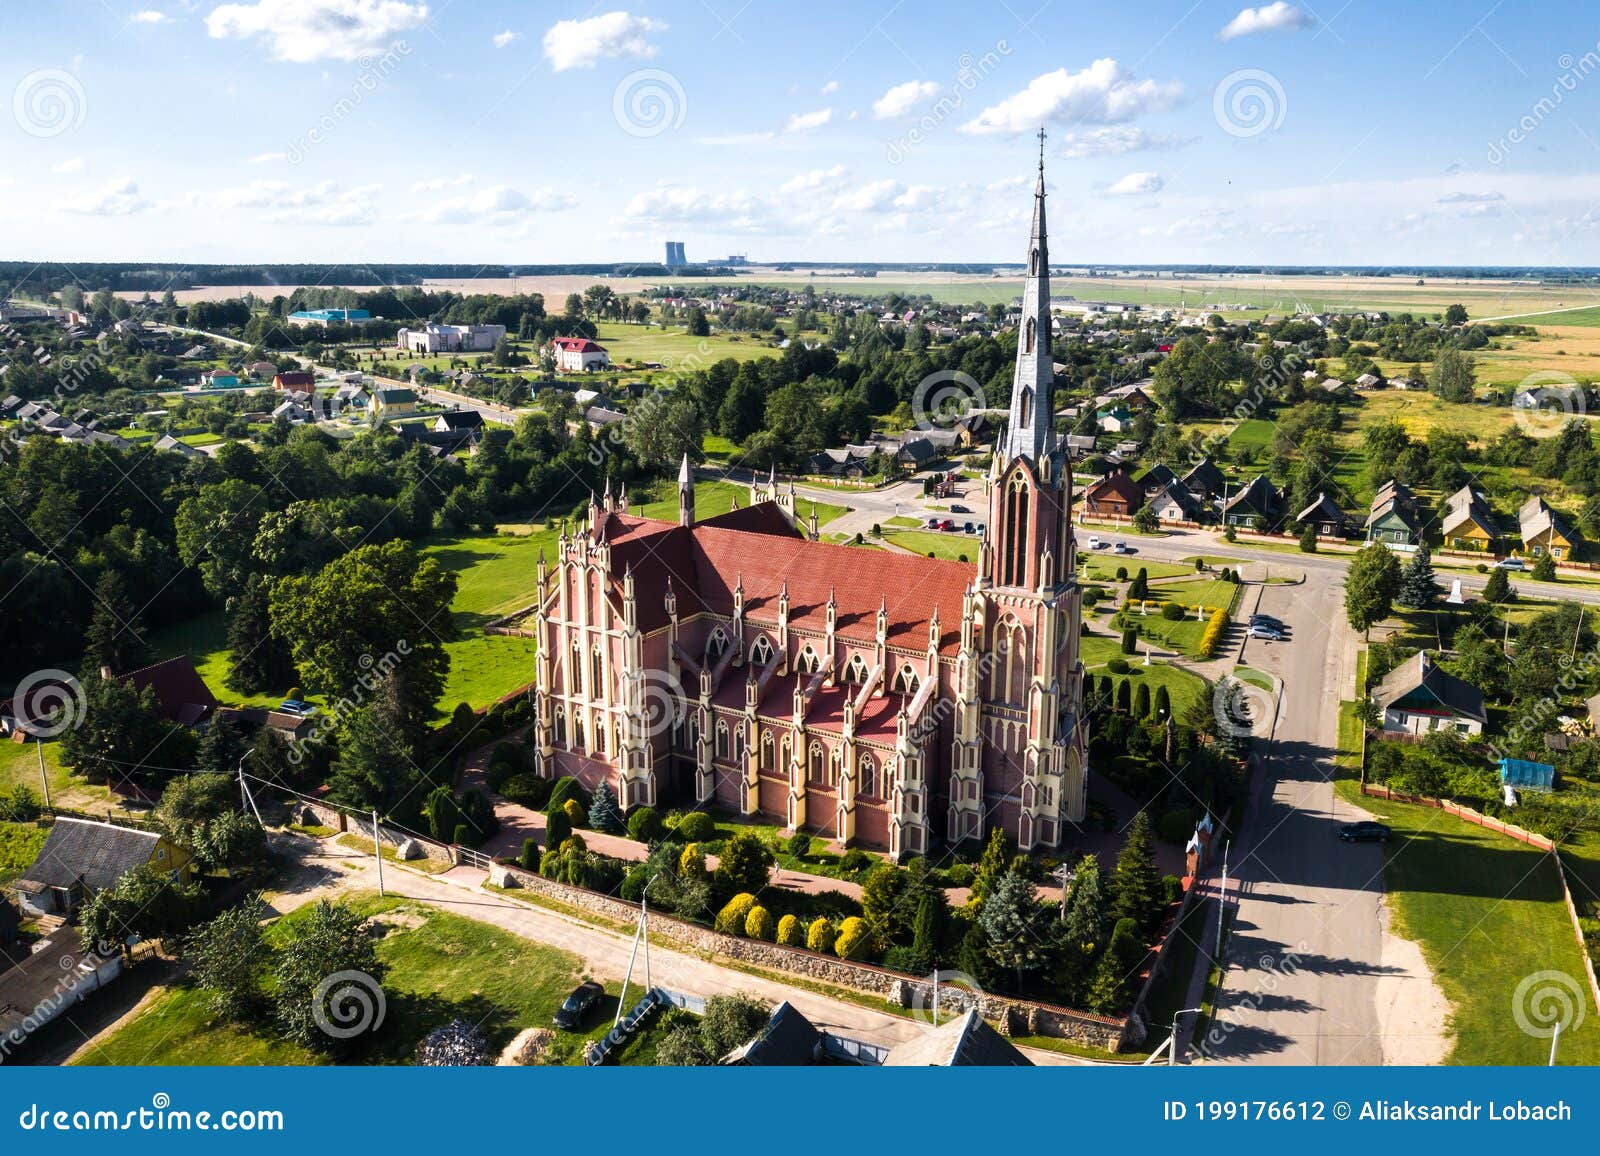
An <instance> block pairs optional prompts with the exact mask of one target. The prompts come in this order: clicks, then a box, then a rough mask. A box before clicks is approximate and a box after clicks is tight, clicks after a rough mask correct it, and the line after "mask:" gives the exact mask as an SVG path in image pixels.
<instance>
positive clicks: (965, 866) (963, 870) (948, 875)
mask: <svg viewBox="0 0 1600 1156" xmlns="http://www.w3.org/2000/svg"><path fill="white" fill-rule="evenodd" d="M944 877H945V880H946V882H948V883H949V884H950V886H952V887H971V886H972V866H971V864H969V863H954V864H952V865H951V866H949V867H947V868H945V872H944Z"/></svg>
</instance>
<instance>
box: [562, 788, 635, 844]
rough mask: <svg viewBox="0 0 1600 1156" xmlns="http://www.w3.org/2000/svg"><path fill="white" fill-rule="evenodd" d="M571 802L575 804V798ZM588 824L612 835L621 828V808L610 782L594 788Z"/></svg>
mask: <svg viewBox="0 0 1600 1156" xmlns="http://www.w3.org/2000/svg"><path fill="white" fill-rule="evenodd" d="M572 802H573V803H574V804H576V802H577V800H575V799H574V800H572ZM562 805H563V806H565V804H562ZM589 826H591V827H593V828H594V829H595V830H596V831H605V832H607V833H609V834H613V835H614V834H616V833H617V832H619V831H621V830H622V829H623V826H622V809H621V808H620V807H618V806H617V795H616V792H615V791H613V790H612V789H611V784H610V783H605V782H603V783H601V784H600V785H599V786H598V787H596V788H595V789H594V802H592V803H590V804H589Z"/></svg>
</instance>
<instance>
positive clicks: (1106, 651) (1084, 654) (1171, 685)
mask: <svg viewBox="0 0 1600 1156" xmlns="http://www.w3.org/2000/svg"><path fill="white" fill-rule="evenodd" d="M1119 655H1122V647H1121V646H1120V645H1119V643H1118V641H1117V639H1115V638H1108V637H1106V636H1105V635H1103V634H1091V635H1088V636H1087V637H1085V638H1084V639H1083V640H1082V649H1081V650H1080V652H1079V657H1081V658H1082V659H1083V665H1084V667H1085V668H1086V669H1087V670H1088V672H1089V673H1090V674H1096V675H1107V674H1111V672H1110V671H1108V670H1107V669H1106V667H1105V664H1106V663H1108V662H1110V661H1111V660H1112V659H1113V658H1116V657H1117V656H1119ZM1122 657H1125V658H1126V657H1127V656H1126V655H1122ZM1128 667H1129V669H1128V673H1127V674H1126V675H1117V674H1112V675H1111V677H1112V678H1113V679H1118V678H1129V679H1133V680H1135V681H1134V686H1137V685H1138V683H1139V682H1145V683H1148V684H1149V686H1150V693H1151V694H1152V695H1154V694H1155V692H1156V688H1157V687H1158V686H1165V687H1166V688H1167V695H1168V697H1169V698H1171V699H1172V713H1173V714H1174V715H1176V716H1178V717H1179V718H1182V717H1183V712H1184V711H1185V709H1187V708H1188V706H1189V705H1190V704H1191V703H1196V702H1200V701H1202V700H1204V699H1205V697H1206V696H1207V695H1208V694H1210V693H1211V689H1210V687H1209V686H1208V685H1207V684H1206V680H1205V679H1203V678H1201V677H1200V676H1199V675H1198V674H1193V673H1191V672H1190V671H1187V670H1183V669H1180V668H1179V667H1176V666H1173V665H1171V664H1170V663H1166V662H1160V661H1155V660H1152V662H1151V664H1150V665H1149V666H1143V665H1141V664H1140V659H1139V658H1138V657H1137V656H1135V657H1132V658H1129V659H1128Z"/></svg>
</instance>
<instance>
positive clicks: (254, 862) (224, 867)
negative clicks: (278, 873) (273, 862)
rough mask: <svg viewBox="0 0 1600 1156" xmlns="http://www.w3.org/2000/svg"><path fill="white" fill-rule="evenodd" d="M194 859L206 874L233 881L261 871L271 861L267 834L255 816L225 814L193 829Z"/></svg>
mask: <svg viewBox="0 0 1600 1156" xmlns="http://www.w3.org/2000/svg"><path fill="white" fill-rule="evenodd" d="M193 841H194V851H195V856H196V857H197V858H198V859H199V860H200V863H201V864H202V865H203V866H204V867H205V868H206V870H208V871H226V872H227V873H228V874H229V875H230V876H233V877H235V878H237V877H239V876H241V875H253V874H255V873H256V872H258V871H261V870H263V869H264V868H265V867H266V865H267V863H268V861H269V860H270V858H271V852H270V850H269V848H268V845H267V833H266V831H265V830H263V829H262V826H261V824H260V823H258V822H257V821H256V818H255V816H254V815H246V814H243V813H241V812H239V811H226V812H224V813H223V814H221V815H218V816H217V817H216V818H214V819H212V820H211V821H210V822H209V823H207V824H206V825H205V826H203V827H199V828H197V829H196V830H195V833H194V836H193Z"/></svg>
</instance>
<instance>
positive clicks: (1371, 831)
mask: <svg viewBox="0 0 1600 1156" xmlns="http://www.w3.org/2000/svg"><path fill="white" fill-rule="evenodd" d="M1393 833H1394V832H1392V831H1390V830H1389V828H1388V827H1385V826H1384V825H1383V824H1382V823H1374V822H1373V821H1372V820H1371V819H1365V820H1363V821H1362V822H1360V823H1346V824H1345V825H1344V826H1342V827H1340V828H1339V838H1340V839H1342V840H1343V841H1344V842H1346V843H1387V842H1388V841H1389V836H1390V835H1392V834H1393Z"/></svg>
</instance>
